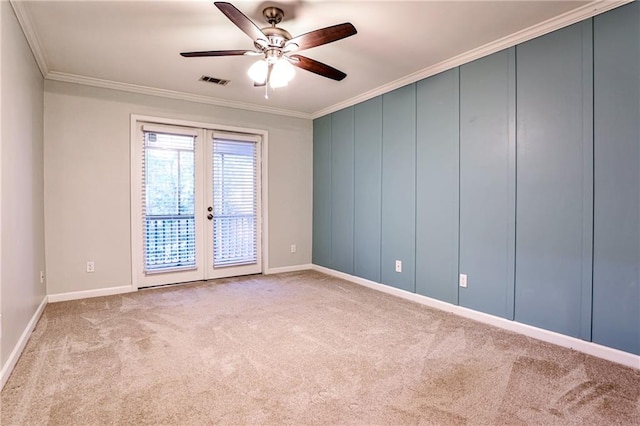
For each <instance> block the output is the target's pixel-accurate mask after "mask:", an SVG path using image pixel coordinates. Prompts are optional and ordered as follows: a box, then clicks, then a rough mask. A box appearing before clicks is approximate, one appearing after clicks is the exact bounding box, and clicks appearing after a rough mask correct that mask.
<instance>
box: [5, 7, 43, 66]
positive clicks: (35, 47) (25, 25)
mask: <svg viewBox="0 0 640 426" xmlns="http://www.w3.org/2000/svg"><path fill="white" fill-rule="evenodd" d="M9 2H10V3H11V6H12V7H13V11H14V12H15V14H16V18H17V19H18V23H19V24H20V28H22V33H23V34H24V37H25V38H26V39H27V43H28V44H29V47H30V48H31V53H32V54H33V57H34V59H35V60H36V63H37V64H38V68H40V73H41V74H42V77H45V78H46V77H47V75H48V74H49V66H48V65H47V59H46V57H45V54H44V49H43V48H42V43H41V42H40V38H39V37H38V34H37V33H36V30H35V28H34V27H33V23H32V22H31V18H29V13H28V12H27V10H26V9H25V6H24V3H26V2H24V1H16V0H9Z"/></svg>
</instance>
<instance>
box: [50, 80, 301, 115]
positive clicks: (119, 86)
mask: <svg viewBox="0 0 640 426" xmlns="http://www.w3.org/2000/svg"><path fill="white" fill-rule="evenodd" d="M45 78H46V79H47V80H53V81H61V82H64V83H75V84H82V85H85V86H93V87H99V88H103V89H112V90H120V91H123V92H131V93H138V94H141V95H150V96H159V97H163V98H169V99H177V100H181V101H189V102H197V103H201V104H209V105H216V106H222V107H227V108H237V109H243V110H247V111H255V112H263V113H268V114H275V115H284V116H287V117H294V118H304V119H307V120H308V119H311V115H310V114H307V113H302V112H298V111H292V110H287V109H280V108H272V107H265V106H261V105H255V104H249V103H244V102H234V101H229V100H224V99H217V98H213V97H209V96H202V95H194V94H191V93H185V92H178V91H176V90H167V89H158V88H156V87H149V86H140V85H138V84H130V83H121V82H119V81H111V80H103V79H100V78H93V77H85V76H82V75H76V74H68V73H64V72H58V71H50V72H49V73H48V74H47V75H46V77H45Z"/></svg>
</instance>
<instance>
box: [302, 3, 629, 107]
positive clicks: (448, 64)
mask: <svg viewBox="0 0 640 426" xmlns="http://www.w3.org/2000/svg"><path fill="white" fill-rule="evenodd" d="M633 1H634V0H596V1H593V2H591V3H589V4H586V5H584V6H581V7H579V8H576V9H574V10H572V11H569V12H567V13H564V14H562V15H559V16H556V17H554V18H551V19H549V20H546V21H544V22H541V23H539V24H536V25H533V26H531V27H529V28H525V29H524V30H521V31H518V32H516V33H513V34H511V35H508V36H506V37H503V38H501V39H498V40H495V41H492V42H490V43H487V44H485V45H484V46H480V47H478V48H476V49H473V50H470V51H468V52H465V53H462V54H460V55H457V56H454V57H452V58H450V59H447V60H445V61H442V62H440V63H437V64H435V65H432V66H430V67H427V68H424V69H422V70H420V71H417V72H415V73H413V74H409V75H407V76H405V77H402V78H400V79H398V80H395V81H392V82H391V83H388V84H385V85H382V86H380V87H377V88H375V89H373V90H370V91H368V92H365V93H363V94H361V95H358V96H355V97H353V98H351V99H347V100H346V101H344V102H340V103H337V104H335V105H332V106H330V107H327V108H324V109H321V110H319V111H316V112H314V113H312V114H311V118H312V119H316V118H319V117H322V116H325V115H327V114H330V113H332V112H335V111H339V110H341V109H343V108H347V107H350V106H353V105H356V104H358V103H361V102H364V101H366V100H369V99H372V98H375V97H376V96H379V95H382V94H384V93H388V92H390V91H392V90H395V89H398V88H400V87H403V86H406V85H408V84H411V83H415V82H416V81H420V80H423V79H425V78H427V77H431V76H433V75H436V74H438V73H441V72H443V71H447V70H450V69H452V68H455V67H458V66H460V65H464V64H466V63H469V62H471V61H475V60H476V59H480V58H482V57H485V56H488V55H490V54H492V53H495V52H499V51H501V50H504V49H507V48H509V47H513V46H516V45H518V44H520V43H524V42H525V41H529V40H532V39H534V38H536V37H540V36H542V35H545V34H548V33H551V32H553V31H556V30H558V29H560V28H564V27H567V26H569V25H572V24H575V23H576V22H580V21H583V20H585V19H588V18H592V17H594V16H596V15H599V14H601V13H604V12H607V11H609V10H612V9H615V8H617V7H620V6H623V5H625V4H627V3H632V2H633Z"/></svg>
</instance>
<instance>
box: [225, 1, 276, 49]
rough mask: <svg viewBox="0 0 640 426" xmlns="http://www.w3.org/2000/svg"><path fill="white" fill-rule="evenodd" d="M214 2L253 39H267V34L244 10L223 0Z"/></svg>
mask: <svg viewBox="0 0 640 426" xmlns="http://www.w3.org/2000/svg"><path fill="white" fill-rule="evenodd" d="M213 4H215V5H216V7H217V8H218V9H220V12H222V13H224V14H225V16H226V17H227V18H229V20H230V21H231V22H233V23H234V24H235V25H236V27H238V28H240V29H241V30H242V32H244V33H245V34H246V35H248V36H249V37H250V38H251V40H253V41H256V40H260V39H262V40H265V41H267V36H265V35H264V33H263V32H262V31H261V30H260V28H258V27H257V26H256V24H254V23H253V22H251V20H250V19H249V18H247V17H246V16H245V15H244V14H243V13H242V12H240V11H239V10H238V9H236V7H235V6H234V5H232V4H231V3H227V2H223V1H217V2H214V3H213Z"/></svg>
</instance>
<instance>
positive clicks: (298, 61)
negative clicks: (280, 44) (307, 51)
mask: <svg viewBox="0 0 640 426" xmlns="http://www.w3.org/2000/svg"><path fill="white" fill-rule="evenodd" d="M290 58H291V59H293V61H291V63H292V64H293V65H295V66H296V67H298V68H302V69H303V70H307V71H311V72H312V73H314V74H318V75H321V76H323V77H327V78H330V79H332V80H336V81H341V80H343V79H344V78H345V77H346V76H347V75H346V74H345V73H343V72H342V71H340V70H337V69H335V68H333V67H330V66H329V65H327V64H323V63H322V62H318V61H316V60H314V59H311V58H307V57H306V56H301V55H291V56H290Z"/></svg>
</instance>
